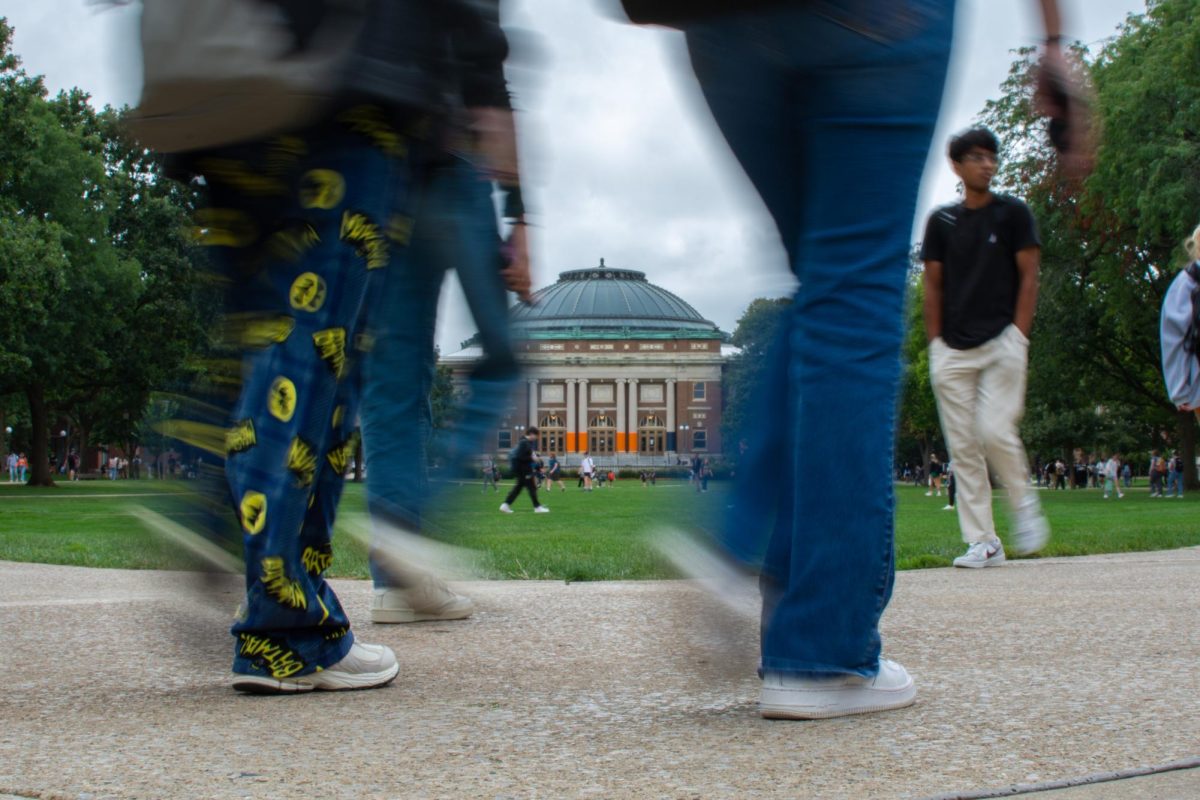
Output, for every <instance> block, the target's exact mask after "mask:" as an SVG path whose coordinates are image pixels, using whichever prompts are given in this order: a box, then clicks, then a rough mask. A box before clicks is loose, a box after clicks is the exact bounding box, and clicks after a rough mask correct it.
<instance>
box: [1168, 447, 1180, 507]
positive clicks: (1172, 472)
mask: <svg viewBox="0 0 1200 800" xmlns="http://www.w3.org/2000/svg"><path fill="white" fill-rule="evenodd" d="M1165 496H1166V497H1177V498H1179V499H1180V500H1182V499H1183V459H1182V458H1180V457H1179V454H1178V453H1176V452H1172V453H1171V459H1170V461H1168V462H1167V493H1166V495H1165Z"/></svg>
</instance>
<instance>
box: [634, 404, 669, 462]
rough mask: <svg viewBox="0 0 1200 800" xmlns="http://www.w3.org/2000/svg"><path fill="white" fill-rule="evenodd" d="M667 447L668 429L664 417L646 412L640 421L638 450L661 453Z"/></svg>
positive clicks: (654, 453)
mask: <svg viewBox="0 0 1200 800" xmlns="http://www.w3.org/2000/svg"><path fill="white" fill-rule="evenodd" d="M666 448H667V429H666V427H665V426H664V425H663V420H662V417H660V416H658V415H657V414H646V415H645V416H643V417H642V418H641V419H640V420H639V421H638V452H639V453H645V454H646V455H652V456H653V455H661V454H662V453H663V452H664V451H665V450H666Z"/></svg>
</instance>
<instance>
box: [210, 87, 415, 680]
mask: <svg viewBox="0 0 1200 800" xmlns="http://www.w3.org/2000/svg"><path fill="white" fill-rule="evenodd" d="M403 127H404V126H402V125H400V124H399V123H398V121H397V120H396V119H395V118H394V117H389V116H387V115H385V114H383V113H382V112H380V111H379V110H378V109H375V108H373V107H356V108H351V109H347V110H346V111H343V112H341V113H340V114H339V115H338V116H337V117H336V119H335V120H334V121H331V122H330V123H328V124H325V125H323V126H320V127H318V128H315V129H312V130H309V131H305V132H302V133H299V134H297V135H292V136H282V137H277V138H275V139H272V140H270V141H267V142H262V143H257V144H254V145H249V146H244V147H237V148H231V149H229V150H224V151H220V152H218V153H213V154H210V155H208V156H204V157H201V158H200V159H199V160H198V163H197V166H198V171H200V172H201V173H202V174H204V175H205V178H206V181H207V183H208V185H209V187H210V201H211V205H210V207H208V208H207V209H204V210H203V211H201V212H200V213H199V215H198V222H199V225H200V228H201V233H202V241H203V242H204V243H205V244H209V245H213V246H214V254H215V255H216V257H217V259H218V272H219V274H222V275H223V276H224V279H225V280H226V281H227V287H226V295H227V301H226V319H225V329H226V333H227V336H229V337H232V338H233V339H234V340H235V341H236V342H237V343H238V344H239V345H240V348H239V349H240V350H241V359H240V361H241V382H242V388H241V393H240V396H239V397H238V399H237V401H236V403H235V404H234V405H233V412H232V419H231V420H230V423H229V428H228V432H227V433H226V437H225V450H226V465H225V475H226V479H227V482H228V489H229V495H230V499H231V500H232V503H233V506H234V510H235V513H236V515H237V519H238V522H239V523H240V526H241V529H242V538H243V545H244V555H245V562H246V600H245V603H244V604H243V606H242V608H241V609H240V610H239V614H238V619H237V620H236V622H235V624H234V625H233V629H232V633H233V635H234V636H235V637H236V642H235V646H234V653H235V655H234V665H233V669H234V672H237V673H244V674H264V675H269V676H271V677H274V678H276V679H279V678H286V677H290V676H294V675H303V674H306V673H310V672H315V671H317V670H320V669H323V668H325V667H328V666H330V665H332V664H334V663H336V662H338V661H340V660H341V659H342V658H343V657H344V656H345V655H346V653H347V652H348V651H349V649H350V646H351V644H352V643H353V640H354V637H353V634H351V632H350V623H349V620H348V619H347V617H346V613H345V611H344V610H343V609H342V606H341V604H340V603H339V602H338V598H337V596H336V595H335V594H334V592H333V590H332V588H330V586H329V584H328V583H326V581H325V578H324V573H325V570H326V569H327V568H328V567H329V565H330V563H331V561H332V548H331V544H330V540H331V534H332V530H333V522H334V516H335V513H336V509H337V504H338V500H339V498H340V496H341V490H342V484H343V476H344V475H345V472H346V470H347V467H348V464H349V462H350V460H351V459H352V457H353V456H354V453H355V450H356V448H357V446H358V441H359V434H358V431H357V430H356V429H355V420H356V415H357V405H358V394H359V391H358V387H359V374H360V371H361V370H360V364H361V362H362V357H363V353H364V352H365V351H366V350H369V349H370V337H369V336H367V335H365V330H366V322H367V318H368V316H369V311H370V308H369V307H370V305H371V300H370V299H371V298H372V297H374V296H375V295H377V294H378V288H379V287H380V286H381V285H382V279H383V274H384V272H385V269H384V268H385V267H386V266H387V264H388V262H389V259H390V248H392V247H394V246H395V245H394V244H393V242H391V241H390V240H389V237H388V235H387V231H388V226H389V224H391V225H399V226H401V227H403V226H404V224H405V223H404V219H403V217H402V215H400V214H397V212H396V210H397V209H404V208H406V201H407V198H408V194H409V191H408V187H409V186H410V180H409V165H410V164H411V163H412V158H411V155H410V153H409V149H410V147H411V142H410V140H409V138H408V137H407V136H406V135H405V133H404V130H403V129H402V128H403Z"/></svg>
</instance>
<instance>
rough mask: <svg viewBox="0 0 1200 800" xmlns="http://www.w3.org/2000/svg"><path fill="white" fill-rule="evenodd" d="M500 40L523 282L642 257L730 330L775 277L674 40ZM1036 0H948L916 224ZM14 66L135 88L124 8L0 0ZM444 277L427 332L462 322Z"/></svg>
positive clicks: (775, 263)
mask: <svg viewBox="0 0 1200 800" xmlns="http://www.w3.org/2000/svg"><path fill="white" fill-rule="evenodd" d="M506 2H508V5H507V7H506V9H505V11H506V24H508V25H510V26H511V27H513V28H515V29H517V30H518V31H519V32H520V35H519V36H518V37H514V38H515V41H517V42H518V43H521V44H523V45H525V47H524V50H525V51H529V50H534V51H536V52H537V53H538V55H539V57H538V58H537V59H533V60H532V65H530V64H525V65H522V64H520V63H517V64H513V65H511V69H510V82H511V86H512V90H513V92H514V95H515V96H516V104H517V105H518V107H519V108H520V109H521V110H522V112H523V113H522V117H521V122H520V134H521V137H522V158H523V160H524V167H525V172H526V175H525V178H524V182H525V186H526V187H527V188H526V189H525V195H526V204H527V205H528V206H530V207H531V208H532V209H534V210H535V211H536V216H535V220H536V223H537V227H536V228H534V229H533V231H532V233H533V234H534V237H535V238H534V257H535V266H534V273H535V274H534V285H535V286H538V287H542V286H546V285H548V284H550V283H553V282H554V280H555V279H556V278H557V276H558V273H559V272H562V271H564V270H568V269H578V268H581V267H590V266H594V265H595V264H597V263H598V262H599V259H600V258H602V257H603V258H604V259H605V263H607V264H608V265H609V266H612V267H623V268H630V269H638V270H642V271H644V272H645V273H646V275H647V278H648V279H649V280H650V281H651V282H653V283H656V284H658V285H660V286H662V287H664V288H666V289H668V290H670V291H672V292H674V293H676V294H678V295H679V296H680V297H682V298H683V299H685V300H686V301H688V302H689V303H691V304H692V305H693V306H694V307H695V308H696V310H697V311H699V312H700V313H701V314H702V315H703V316H705V317H706V318H708V319H710V320H712V321H713V322H716V323H717V324H718V325H720V327H721V328H722V329H723V330H725V331H728V332H732V331H733V329H734V326H735V325H736V323H737V320H738V317H740V316H741V314H742V312H743V311H744V310H745V308H746V306H747V305H748V304H749V302H750V301H751V300H753V299H754V298H756V297H763V296H777V295H781V294H785V293H788V292H790V290H791V282H790V276H789V273H788V271H787V268H786V265H785V263H784V259H783V255H782V250H781V249H780V246H779V242H778V239H777V237H776V236H775V233H774V229H773V226H772V223H771V221H770V219H769V218H767V217H766V212H765V210H763V208H762V206H761V204H760V203H759V201H758V199H757V197H756V196H755V195H754V193H753V192H752V191H751V190H750V189H749V186H748V183H747V181H746V179H745V178H744V176H743V175H742V173H741V171H740V169H739V168H738V167H737V164H736V162H735V161H733V159H732V156H730V155H729V154H728V151H727V150H726V148H725V147H724V145H723V143H722V142H721V140H720V138H719V135H718V134H717V133H716V132H715V128H714V126H713V124H712V121H711V119H710V118H709V116H708V114H707V112H706V111H705V110H704V109H703V106H702V103H701V102H700V101H699V98H698V90H697V89H696V88H695V85H694V82H693V80H692V79H691V77H690V75H687V74H681V72H680V71H679V69H678V66H679V65H680V63H681V58H682V53H683V50H682V39H681V37H680V35H679V34H677V33H673V32H670V31H665V30H659V29H639V28H635V27H631V26H629V25H626V24H620V23H618V22H616V21H614V19H613V16H612V12H611V9H610V2H615V0H511V2H509V0H506ZM1060 5H1061V6H1062V8H1063V12H1064V17H1065V31H1066V33H1067V35H1068V36H1069V37H1070V38H1074V39H1078V40H1081V41H1083V42H1087V43H1094V44H1096V45H1098V44H1099V43H1100V42H1101V41H1102V40H1103V39H1105V38H1107V37H1109V36H1112V35H1113V34H1114V33H1115V31H1116V29H1117V26H1118V25H1119V24H1120V23H1121V22H1122V21H1123V20H1124V19H1125V17H1126V16H1127V15H1128V14H1130V13H1140V12H1141V11H1143V10H1144V2H1142V0H1060ZM1036 6H1037V4H1036V2H1034V0H959V4H958V24H957V34H956V37H955V46H954V55H953V60H952V62H951V66H950V74H951V79H950V82H949V85H948V86H947V89H946V96H945V101H944V103H943V108H942V117H941V121H940V123H939V128H938V132H937V134H936V136H935V140H934V147H933V151H932V153H931V157H930V160H929V162H928V164H927V166H926V171H925V179H924V183H923V185H922V188H921V196H920V201H919V208H918V216H917V224H916V225H915V226H914V229H917V228H919V221H920V220H921V219H922V218H923V217H924V216H925V214H926V213H928V211H929V209H931V208H932V207H933V206H935V205H938V204H939V203H942V202H946V201H948V200H952V199H953V198H954V191H955V188H954V187H955V182H954V177H953V175H952V173H951V172H950V169H949V167H948V166H946V163H945V159H944V158H943V157H942V155H941V153H942V152H943V145H944V142H945V140H946V138H947V137H948V135H949V134H950V133H951V132H952V131H955V130H958V129H960V128H963V127H966V126H968V125H969V124H970V123H971V122H972V120H973V119H974V117H975V116H976V114H978V113H979V111H980V110H981V109H982V108H983V105H984V103H985V102H986V101H987V100H988V99H989V98H992V97H995V96H997V95H998V94H999V85H1000V83H1001V82H1002V81H1003V80H1004V77H1005V75H1006V74H1007V71H1008V67H1009V65H1010V63H1011V62H1012V55H1011V53H1010V51H1011V50H1012V49H1014V48H1017V47H1021V46H1023V45H1028V44H1033V43H1036V42H1037V41H1038V40H1039V39H1040V33H1039V27H1040V22H1039V19H1038V16H1037V13H1036ZM0 16H4V17H7V18H8V21H9V23H10V24H11V25H12V26H13V27H14V28H15V29H16V35H15V49H16V52H17V54H18V55H19V56H20V57H21V59H22V60H23V62H24V66H25V68H26V70H27V71H29V72H31V73H35V74H42V75H44V76H45V77H46V82H47V85H48V86H49V87H50V88H51V90H52V91H54V90H57V89H60V88H66V87H70V86H79V87H82V88H83V89H85V90H87V91H88V92H90V93H91V94H92V95H93V98H94V100H95V101H96V103H97V104H98V105H103V104H106V103H111V104H116V105H120V104H123V103H131V104H132V103H135V102H136V99H137V94H138V88H139V87H138V81H139V76H138V72H139V69H140V68H139V66H138V63H137V59H136V50H135V48H134V47H133V35H134V33H135V26H136V15H135V13H134V12H133V10H132V9H130V8H124V9H116V10H113V9H108V10H104V11H98V10H96V8H95V7H94V6H92V5H89V4H88V2H87V1H86V0H0ZM460 297H461V295H460V294H459V292H458V289H457V286H453V285H452V286H451V289H450V291H448V292H446V293H445V298H444V302H443V310H442V314H441V316H442V322H441V325H440V328H439V335H438V342H439V345H440V346H441V348H442V352H443V353H449V352H454V351H455V350H457V349H458V344H459V342H461V341H462V340H464V339H466V338H467V337H468V336H470V335H471V333H472V332H473V331H474V327H473V326H472V324H471V321H470V316H469V314H468V313H467V312H466V310H465V307H464V306H463V304H462V301H461V299H460Z"/></svg>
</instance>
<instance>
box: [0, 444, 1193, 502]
mask: <svg viewBox="0 0 1200 800" xmlns="http://www.w3.org/2000/svg"><path fill="white" fill-rule="evenodd" d="M22 480H23V479H22ZM1172 492H1174V494H1172ZM1167 497H1178V498H1179V499H1180V500H1182V499H1183V459H1182V458H1180V457H1179V453H1177V452H1174V451H1172V453H1171V459H1170V460H1169V461H1168V462H1167Z"/></svg>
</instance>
